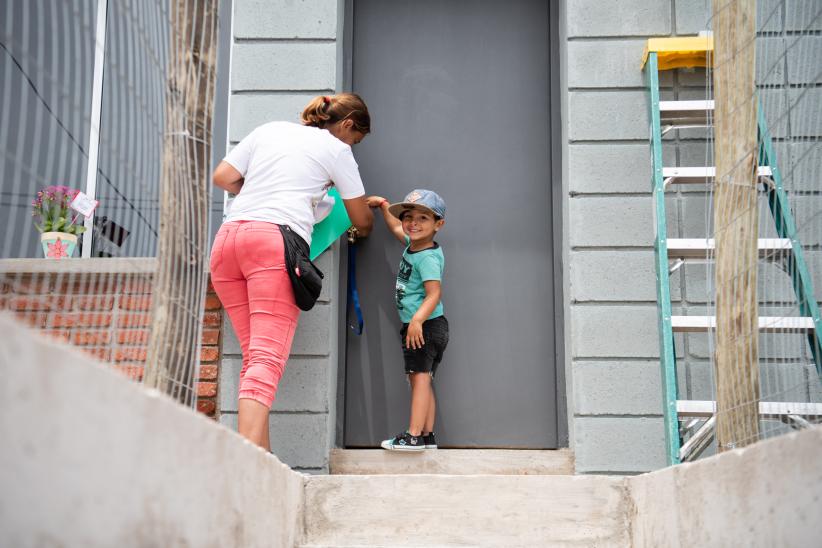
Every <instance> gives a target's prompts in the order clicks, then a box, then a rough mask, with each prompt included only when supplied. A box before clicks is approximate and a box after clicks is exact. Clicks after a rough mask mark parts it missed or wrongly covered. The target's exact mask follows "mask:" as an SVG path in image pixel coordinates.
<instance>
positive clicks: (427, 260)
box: [368, 190, 448, 451]
mask: <svg viewBox="0 0 822 548" xmlns="http://www.w3.org/2000/svg"><path fill="white" fill-rule="evenodd" d="M368 205H369V206H371V207H378V208H380V209H381V210H382V214H383V218H384V219H385V224H386V225H387V226H388V229H389V230H390V231H391V233H392V234H394V236H396V238H397V239H398V240H399V241H401V242H402V243H403V244H405V251H403V254H402V261H401V262H400V268H399V272H398V273H397V290H396V304H397V311H398V312H399V314H400V319H401V320H402V322H403V326H402V329H401V330H400V336H401V337H402V349H403V350H402V353H403V358H404V359H405V373H406V375H408V381H409V383H410V384H411V417H410V419H409V422H408V430H406V431H405V432H402V433H400V434H397V435H396V436H395V437H394V438H393V439H390V440H385V441H383V442H382V444H381V445H382V447H383V449H387V450H389V451H422V450H423V449H436V448H437V442H436V440H435V439H434V418H435V414H436V401H435V398H434V390H433V388H432V386H431V381H432V379H433V377H434V374H435V373H436V371H437V366H438V365H439V364H440V361H442V354H443V352H444V351H445V347H446V346H447V345H448V320H446V319H445V316H443V307H442V302H441V300H440V299H441V295H442V286H441V282H442V272H443V269H444V268H445V257H444V256H443V254H442V249H441V248H440V246H439V244H438V243H437V242H435V241H434V236H436V234H437V232H438V231H439V230H440V229H441V228H442V226H443V225H444V224H445V202H444V201H443V199H442V198H440V197H439V195H437V193H436V192H432V191H430V190H414V191H413V192H411V193H410V194H409V195H408V196H406V197H405V200H403V201H402V202H400V203H398V204H394V205H391V206H389V205H388V200H386V199H385V198H383V197H381V196H370V197H369V198H368Z"/></svg>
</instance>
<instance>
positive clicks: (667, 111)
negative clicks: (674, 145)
mask: <svg viewBox="0 0 822 548" xmlns="http://www.w3.org/2000/svg"><path fill="white" fill-rule="evenodd" d="M713 111H714V102H713V101H660V102H659V116H660V122H661V123H662V125H663V126H671V127H682V126H693V127H700V126H707V125H709V120H710V118H712V117H713Z"/></svg>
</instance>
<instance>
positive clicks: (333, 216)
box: [311, 188, 351, 261]
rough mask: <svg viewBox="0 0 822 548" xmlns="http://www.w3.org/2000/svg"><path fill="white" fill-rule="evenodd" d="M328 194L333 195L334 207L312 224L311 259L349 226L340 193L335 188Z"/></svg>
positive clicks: (334, 240)
mask: <svg viewBox="0 0 822 548" xmlns="http://www.w3.org/2000/svg"><path fill="white" fill-rule="evenodd" d="M328 195H329V196H333V197H334V207H333V208H332V209H331V213H329V214H328V217H326V218H325V219H323V220H322V221H320V222H319V223H317V224H315V225H314V233H313V234H312V235H311V260H312V261H313V260H314V259H316V258H317V257H319V256H320V255H321V254H322V252H323V251H325V250H326V249H328V248H329V247H331V244H333V243H334V242H336V241H337V240H338V239H339V238H340V236H342V235H343V234H345V232H346V231H347V230H348V229H349V228H350V227H351V219H349V218H348V213H347V212H346V211H345V204H343V201H342V198H340V194H339V193H338V192H337V189H335V188H332V189H331V190H330V191H328Z"/></svg>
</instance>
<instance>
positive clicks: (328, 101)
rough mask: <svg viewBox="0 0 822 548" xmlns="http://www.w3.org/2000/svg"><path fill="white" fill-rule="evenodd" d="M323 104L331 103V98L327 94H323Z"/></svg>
mask: <svg viewBox="0 0 822 548" xmlns="http://www.w3.org/2000/svg"><path fill="white" fill-rule="evenodd" d="M323 104H325V105H330V104H331V99H329V98H328V96H327V95H323Z"/></svg>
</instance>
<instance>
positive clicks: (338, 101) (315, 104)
mask: <svg viewBox="0 0 822 548" xmlns="http://www.w3.org/2000/svg"><path fill="white" fill-rule="evenodd" d="M300 118H301V119H302V122H303V125H304V126H313V127H318V128H320V129H323V128H325V127H326V126H329V125H331V124H335V123H337V122H339V121H340V120H346V119H350V120H351V121H352V122H354V127H355V128H356V129H357V130H358V131H361V132H362V133H366V134H367V133H369V132H370V131H371V116H370V115H369V114H368V107H367V106H366V105H365V101H363V100H362V98H361V97H360V96H359V95H357V94H355V93H340V94H337V95H330V96H329V95H318V96H317V97H314V98H313V99H312V100H311V101H310V102H309V103H308V104H307V105H306V107H305V109H303V113H302V115H301V116H300Z"/></svg>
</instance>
